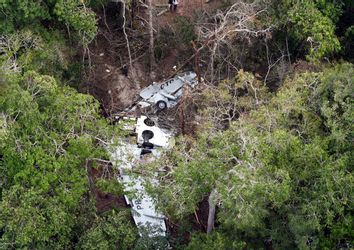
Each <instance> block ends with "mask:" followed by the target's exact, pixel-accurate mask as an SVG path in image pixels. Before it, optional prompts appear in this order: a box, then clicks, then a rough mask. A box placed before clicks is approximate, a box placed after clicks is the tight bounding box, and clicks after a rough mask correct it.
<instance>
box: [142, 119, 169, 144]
mask: <svg viewBox="0 0 354 250" xmlns="http://www.w3.org/2000/svg"><path fill="white" fill-rule="evenodd" d="M149 121H151V120H150V119H149V118H147V117H146V116H141V117H140V118H138V120H137V123H136V133H137V143H138V145H143V143H144V142H149V143H152V144H153V145H154V146H157V147H167V146H168V144H169V139H170V138H171V136H172V134H171V133H168V132H167V131H164V130H162V129H160V128H159V127H157V126H155V125H153V126H151V125H152V124H150V126H149V125H148V123H149Z"/></svg>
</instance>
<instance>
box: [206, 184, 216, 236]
mask: <svg viewBox="0 0 354 250" xmlns="http://www.w3.org/2000/svg"><path fill="white" fill-rule="evenodd" d="M216 194H217V193H216V189H213V191H211V193H210V195H209V199H208V203H209V213H208V227H207V234H210V233H211V231H212V230H213V229H214V224H215V210H216Z"/></svg>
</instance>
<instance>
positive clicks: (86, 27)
mask: <svg viewBox="0 0 354 250" xmlns="http://www.w3.org/2000/svg"><path fill="white" fill-rule="evenodd" d="M84 2H85V1H80V0H70V1H64V0H54V1H53V0H46V1H35V0H30V1H28V0H15V1H10V0H1V1H0V10H1V12H0V31H2V32H5V33H10V32H14V31H15V30H18V29H22V28H25V27H32V28H33V27H35V28H38V27H41V25H42V23H43V22H47V23H48V24H53V25H54V26H55V25H58V24H59V25H61V26H62V27H63V28H64V27H65V26H67V27H68V28H72V29H73V30H74V31H75V34H76V35H77V36H78V37H77V40H78V42H79V43H81V44H83V45H84V46H87V45H88V44H89V43H90V42H91V41H92V39H93V38H94V37H95V35H96V32H97V24H96V17H95V14H94V12H93V11H92V10H91V9H90V8H88V7H86V6H85V4H84Z"/></svg>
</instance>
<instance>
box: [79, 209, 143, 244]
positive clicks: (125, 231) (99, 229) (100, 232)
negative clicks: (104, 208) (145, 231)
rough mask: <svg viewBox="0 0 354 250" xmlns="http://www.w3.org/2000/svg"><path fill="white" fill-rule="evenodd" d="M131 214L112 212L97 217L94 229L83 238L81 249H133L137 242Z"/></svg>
mask: <svg viewBox="0 0 354 250" xmlns="http://www.w3.org/2000/svg"><path fill="white" fill-rule="evenodd" d="M137 237H138V236H137V232H136V228H135V226H133V225H132V224H131V223H130V222H129V213H126V212H117V211H114V210H113V211H111V212H109V213H107V214H104V215H102V216H100V217H97V218H96V220H95V222H94V223H93V225H92V227H91V228H90V229H89V230H87V231H86V233H85V234H84V235H83V236H82V237H81V239H80V243H79V249H90V250H91V249H99V250H105V249H107V250H109V249H122V250H124V249H133V247H134V245H135V242H136V240H137Z"/></svg>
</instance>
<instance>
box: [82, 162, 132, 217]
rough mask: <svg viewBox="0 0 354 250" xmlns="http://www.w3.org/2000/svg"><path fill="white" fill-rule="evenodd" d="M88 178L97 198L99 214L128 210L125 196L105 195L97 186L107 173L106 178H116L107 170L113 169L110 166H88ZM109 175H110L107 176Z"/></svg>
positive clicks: (100, 164)
mask: <svg viewBox="0 0 354 250" xmlns="http://www.w3.org/2000/svg"><path fill="white" fill-rule="evenodd" d="M88 165H89V166H88V177H89V181H90V189H91V192H92V194H93V196H94V197H95V201H96V209H97V212H98V213H103V212H106V211H109V210H111V209H113V208H116V209H118V208H128V207H129V206H128V205H127V204H126V203H125V199H124V197H123V196H117V195H113V194H109V193H104V192H102V191H101V190H99V189H98V188H97V187H96V186H95V182H96V180H97V179H98V178H101V177H102V176H103V175H104V173H105V175H106V176H105V178H114V176H111V175H110V173H112V172H113V171H112V172H107V171H105V169H111V168H112V166H111V165H110V164H103V163H99V164H98V166H95V167H93V163H92V162H91V163H90V164H88ZM107 174H108V175H107Z"/></svg>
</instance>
